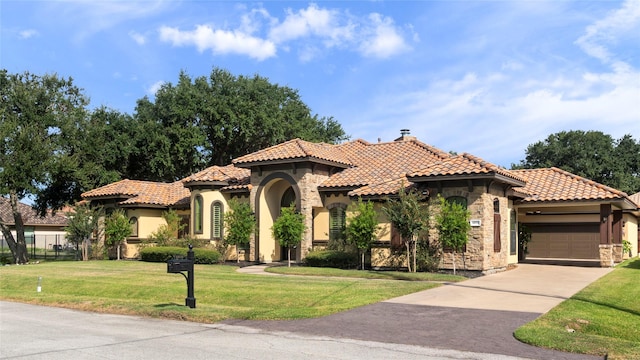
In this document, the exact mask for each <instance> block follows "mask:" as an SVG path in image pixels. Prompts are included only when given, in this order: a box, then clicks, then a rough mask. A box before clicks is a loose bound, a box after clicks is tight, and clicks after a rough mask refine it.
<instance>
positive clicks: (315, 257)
mask: <svg viewBox="0 0 640 360" xmlns="http://www.w3.org/2000/svg"><path fill="white" fill-rule="evenodd" d="M304 261H305V264H306V265H307V266H313V267H331V268H338V269H356V268H357V267H358V264H359V260H358V254H356V253H352V252H345V251H338V250H316V251H311V252H309V253H308V254H307V256H306V257H305V259H304Z"/></svg>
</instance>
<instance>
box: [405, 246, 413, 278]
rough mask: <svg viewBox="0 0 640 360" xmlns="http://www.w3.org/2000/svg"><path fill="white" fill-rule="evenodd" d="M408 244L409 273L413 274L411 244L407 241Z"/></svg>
mask: <svg viewBox="0 0 640 360" xmlns="http://www.w3.org/2000/svg"><path fill="white" fill-rule="evenodd" d="M406 244H407V271H409V272H412V271H411V244H410V242H409V241H407V242H406Z"/></svg>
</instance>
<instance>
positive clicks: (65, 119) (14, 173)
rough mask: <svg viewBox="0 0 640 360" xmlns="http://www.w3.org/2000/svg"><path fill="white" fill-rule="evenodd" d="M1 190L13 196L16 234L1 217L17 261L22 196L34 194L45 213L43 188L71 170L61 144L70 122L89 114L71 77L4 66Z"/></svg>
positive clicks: (0, 78) (22, 258) (21, 256)
mask: <svg viewBox="0 0 640 360" xmlns="http://www.w3.org/2000/svg"><path fill="white" fill-rule="evenodd" d="M0 94H2V96H0V116H1V118H0V169H1V171H0V196H7V197H8V198H9V200H10V204H11V211H12V216H13V218H14V224H15V230H16V237H15V238H14V236H13V234H12V233H11V231H10V229H9V227H8V226H6V224H5V223H4V222H3V221H1V220H0V230H1V231H2V234H3V235H4V237H5V239H6V241H7V244H8V245H9V248H10V249H11V252H12V254H13V256H14V258H15V261H16V263H25V262H27V261H28V260H29V259H28V255H27V247H26V242H25V236H24V222H23V218H22V214H21V212H20V210H19V208H18V202H19V201H20V200H21V199H23V198H25V197H26V196H29V195H32V196H35V199H36V204H37V205H38V210H39V212H40V213H41V214H43V215H44V214H45V213H46V210H47V209H46V206H45V204H46V202H43V201H42V200H43V196H42V194H43V192H44V191H46V189H47V188H48V187H49V186H50V185H51V184H52V183H55V182H56V181H57V177H58V175H59V174H61V173H65V172H64V171H61V170H63V169H64V170H67V172H68V171H71V172H72V171H73V169H70V170H69V167H68V165H70V164H71V165H72V162H70V161H68V158H67V155H68V154H67V153H66V152H65V151H64V150H65V149H64V148H63V147H62V144H63V143H64V142H65V136H66V135H67V134H66V133H65V130H67V129H69V128H70V126H69V124H71V123H74V122H78V121H81V120H82V119H84V118H85V106H86V105H87V104H88V100H87V99H86V98H85V97H84V95H83V94H82V92H81V90H80V89H79V88H77V87H76V86H75V85H74V84H73V82H72V80H71V79H70V78H69V79H61V78H58V76H56V75H45V76H36V75H32V74H30V73H28V72H26V73H24V74H9V73H8V72H7V71H6V70H0Z"/></svg>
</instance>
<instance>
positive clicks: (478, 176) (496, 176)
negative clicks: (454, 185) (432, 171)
mask: <svg viewBox="0 0 640 360" xmlns="http://www.w3.org/2000/svg"><path fill="white" fill-rule="evenodd" d="M407 178H408V179H409V180H410V181H411V182H416V183H418V182H436V181H455V180H494V181H499V182H501V183H504V184H508V185H511V186H514V187H522V186H525V185H526V183H525V182H524V181H520V180H517V179H513V178H510V177H508V176H504V175H501V174H497V173H494V172H491V173H486V174H455V175H428V176H413V177H407Z"/></svg>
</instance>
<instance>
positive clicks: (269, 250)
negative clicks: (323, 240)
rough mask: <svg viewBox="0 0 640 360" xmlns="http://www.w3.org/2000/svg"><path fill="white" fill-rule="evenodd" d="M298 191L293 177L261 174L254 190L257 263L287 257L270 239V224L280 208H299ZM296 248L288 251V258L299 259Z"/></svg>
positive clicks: (284, 249)
mask: <svg viewBox="0 0 640 360" xmlns="http://www.w3.org/2000/svg"><path fill="white" fill-rule="evenodd" d="M299 194H300V191H299V189H298V186H297V184H296V183H295V180H294V179H293V178H292V177H291V176H290V175H288V174H286V173H274V174H271V175H269V176H267V177H265V178H264V179H263V180H262V182H261V183H260V186H259V188H258V191H257V193H256V200H255V201H256V204H255V209H256V217H257V218H258V238H257V242H256V253H257V254H258V259H259V261H260V262H267V263H269V262H274V261H281V260H286V259H287V252H286V248H283V247H281V246H280V244H278V243H277V241H276V240H275V239H274V238H273V234H272V233H271V227H272V226H273V222H274V220H276V219H277V218H278V216H280V209H281V208H282V207H286V206H289V205H290V204H292V203H293V204H295V206H296V208H297V209H300V195H299ZM299 252H300V249H299V247H298V248H296V249H295V251H292V252H291V258H292V259H299V258H300V255H299Z"/></svg>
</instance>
